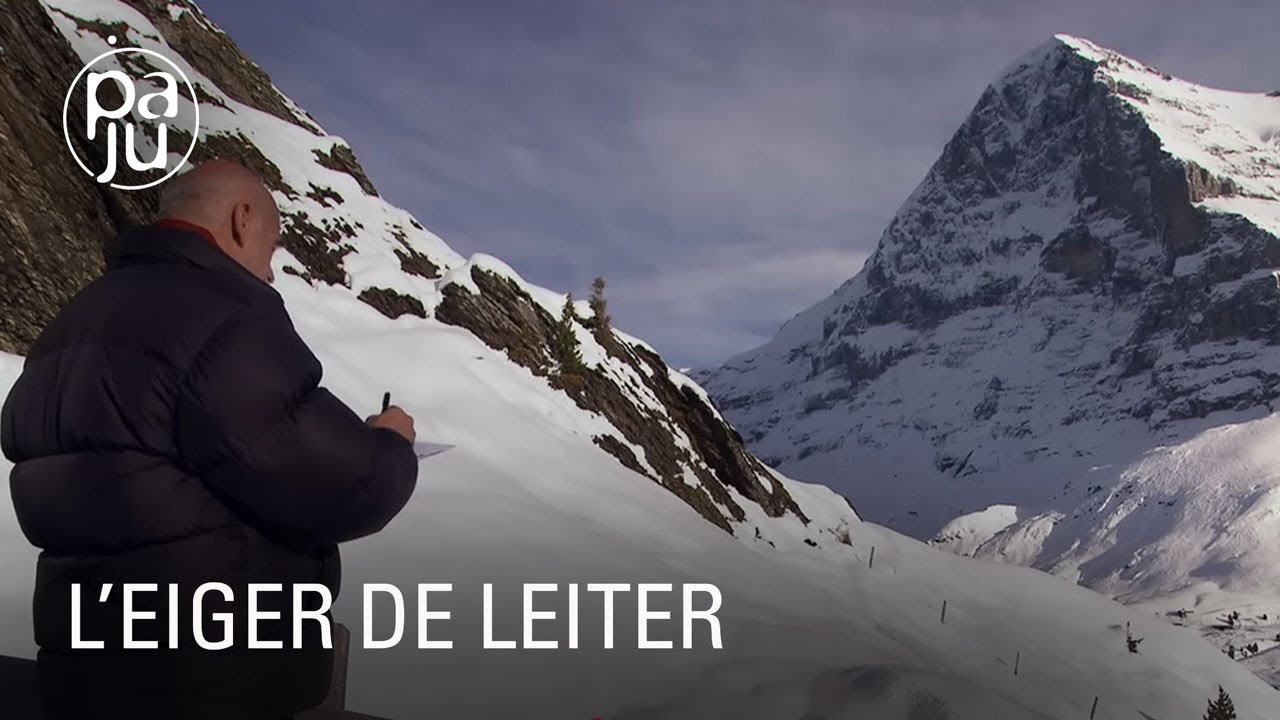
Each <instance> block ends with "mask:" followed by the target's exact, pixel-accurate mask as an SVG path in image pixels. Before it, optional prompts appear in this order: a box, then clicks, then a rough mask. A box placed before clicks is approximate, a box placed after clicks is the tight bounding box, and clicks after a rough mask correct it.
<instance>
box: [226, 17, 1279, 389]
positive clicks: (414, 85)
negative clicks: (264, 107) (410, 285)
mask: <svg viewBox="0 0 1280 720" xmlns="http://www.w3.org/2000/svg"><path fill="white" fill-rule="evenodd" d="M202 6H203V7H204V9H205V11H206V12H208V13H209V14H210V16H212V17H213V19H214V20H215V21H217V22H219V23H220V24H221V25H222V26H223V28H224V29H226V30H227V31H228V32H230V33H231V35H232V36H233V37H234V38H235V39H236V41H237V42H238V43H239V44H240V45H241V47H242V48H244V49H245V51H246V52H248V54H249V55H250V56H251V57H253V58H254V59H255V60H256V61H258V62H259V63H260V64H261V65H262V66H263V67H264V68H265V69H266V70H267V71H268V72H269V73H271V75H272V77H273V79H274V80H275V81H276V84H277V85H279V86H280V87H281V89H282V90H284V91H285V92H286V93H288V94H289V95H291V96H292V97H293V98H294V99H295V100H297V101H298V102H299V103H301V104H302V105H303V106H304V107H306V108H307V109H308V110H309V111H310V112H311V113H312V114H313V115H314V116H315V117H316V119H317V120H319V121H320V123H321V124H323V125H324V126H325V127H326V128H327V129H328V130H329V131H330V132H334V133H337V134H340V135H343V136H344V137H346V138H347V139H348V140H349V141H350V142H351V143H352V145H353V146H354V147H355V149H356V152H357V154H358V155H359V157H360V160H361V161H362V162H363V163H364V165H365V167H366V168H367V169H368V170H369V172H370V174H371V176H372V177H373V179H374V182H375V183H376V184H377V185H378V187H379V188H380V190H381V191H382V192H383V194H384V195H385V196H386V197H387V198H388V199H389V200H391V201H392V202H394V203H396V204H398V205H401V206H403V207H406V208H407V209H409V210H411V211H412V212H414V213H415V214H416V215H417V216H418V217H419V218H420V219H421V220H422V221H423V222H424V223H425V224H426V225H427V226H428V227H430V228H432V229H433V230H435V231H436V232H438V233H439V234H440V235H442V236H443V237H444V238H445V239H446V240H447V241H449V242H450V244H452V245H453V246H454V248H455V249H457V250H458V251H459V252H461V253H463V254H470V253H472V252H478V251H483V252H489V253H492V254H494V255H497V256H499V257H501V258H503V259H504V260H506V261H507V262H509V263H510V264H511V265H513V266H514V267H515V268H516V269H517V270H519V271H520V272H521V274H523V275H524V276H525V277H527V278H529V279H530V280H533V281H535V282H538V283H540V284H543V285H547V286H549V287H553V288H556V289H560V290H575V291H577V292H578V293H579V294H582V293H584V292H585V290H586V288H587V287H588V285H589V284H590V281H591V278H593V277H594V276H596V275H603V276H604V277H605V278H606V279H607V280H608V281H609V284H610V301H611V306H612V308H613V315H614V317H615V318H616V321H617V323H618V326H619V327H621V328H623V329H624V330H627V331H628V332H631V333H632V334H635V335H638V336H640V337H643V338H645V339H646V340H648V341H650V342H651V343H653V344H654V345H655V346H657V347H658V349H659V350H661V351H662V352H663V353H664V354H665V355H666V356H667V358H668V360H669V361H671V362H672V363H674V364H686V365H687V364H709V363H714V362H718V361H720V360H723V359H724V358H726V357H727V356H729V355H731V354H733V353H736V352H739V351H742V350H746V349H748V348H750V347H751V346H753V345H755V344H758V343H760V342H762V341H764V340H765V339H767V338H768V337H769V336H770V335H771V334H772V332H773V331H774V330H775V329H776V328H777V326H778V325H779V324H780V323H781V322H782V321H784V320H785V319H786V318H788V317H790V316H791V315H793V314H795V313H796V312H798V311H799V310H802V309H803V308H805V307H807V306H808V305H810V304H812V303H813V302H816V301H817V300H819V299H821V298H822V297H824V296H825V295H827V294H828V293H829V292H830V291H831V290H832V289H834V288H835V286H836V285H837V284H839V282H840V281H842V280H843V279H845V278H847V277H848V276H850V275H852V274H854V273H855V272H857V270H858V269H859V267H860V266H861V263H862V261H863V259H864V258H865V257H866V255H867V254H868V253H869V252H870V251H871V249H872V248H874V246H875V242H876V240H877V239H878V237H879V234H880V232H881V230H882V229H883V227H884V225H885V224H886V223H887V222H888V220H889V218H890V217H891V216H892V214H893V212H894V211H895V210H896V209H897V207H898V205H899V204H901V202H902V201H903V200H905V199H906V197H907V195H908V194H909V193H910V192H911V190H912V188H913V187H914V186H915V184H916V183H917V182H918V181H919V179H920V178H921V177H922V176H923V174H924V172H925V170H926V169H927V168H928V166H929V164H930V163H931V162H932V161H933V159H934V158H935V157H936V155H937V153H938V152H939V150H940V149H941V147H942V145H943V143H944V142H945V141H946V139H947V138H948V136H949V135H950V133H951V132H952V130H954V128H955V127H956V126H957V125H958V124H959V123H960V121H961V120H962V119H963V118H964V116H965V114H966V113H967V111H968V109H969V108H970V107H971V106H972V104H973V103H974V102H975V101H976V99H977V97H978V94H979V93H980V92H981V91H982V89H983V87H985V85H986V84H987V83H988V82H989V81H990V80H991V79H992V78H993V77H994V76H995V75H996V74H997V73H999V72H1000V70H1001V69H1003V68H1004V67H1005V66H1007V65H1009V64H1010V63H1011V62H1013V60H1014V59H1015V58H1017V57H1018V56H1019V55H1021V54H1022V53H1024V52H1026V51H1028V50H1030V49H1032V48H1033V47H1035V46H1037V45H1039V44H1040V43H1042V42H1044V41H1046V40H1048V39H1049V37H1050V36H1051V35H1052V34H1053V33H1055V32H1066V33H1071V34H1077V35H1082V36H1085V37H1088V38H1090V39H1092V40H1094V41H1095V42H1098V43H1100V44H1102V45H1105V46H1108V47H1112V48H1114V49H1116V50H1119V51H1121V52H1124V53H1126V54H1129V55H1132V56H1134V57H1137V58H1138V59H1141V60H1143V61H1144V62H1147V63H1149V64H1152V65H1155V66H1157V67H1160V68H1162V69H1163V70H1165V71H1166V72H1170V73H1173V74H1175V75H1179V76H1182V77H1185V78H1188V79H1190V80H1193V81H1196V82H1201V83H1205V84H1210V85H1216V86H1219V87H1228V88H1235V89H1242V90H1271V89H1275V88H1277V87H1280V49H1277V46H1278V45H1280V44H1278V43H1277V42H1276V35H1275V33H1276V28H1280V3H1276V2H1272V1H1271V0H1265V1H1263V0H1259V1H1258V2H1247V1H1240V2H1215V3H1208V2H1184V1H1182V0H1169V1H1159V0H1145V1H1143V2H1138V1H1136V0H1105V1H1099V2H1025V1H1024V2H1014V1H1012V0H1010V1H1008V2H1006V1H1004V0H987V1H984V2H969V3H964V2H956V1H954V0H953V1H951V2H901V1H899V2H824V1H822V0H805V1H804V2H797V1H793V0H645V1H644V2H634V1H629V0H538V1H537V2H531V1H528V0H507V1H498V0H430V1H429V2H418V1H412V0H382V1H380V2H360V3H353V2H338V1H337V0H273V1H272V2H261V1H260V0H255V1H254V2H247V1H241V0H217V1H214V0H210V1H208V2H206V3H203V5H202Z"/></svg>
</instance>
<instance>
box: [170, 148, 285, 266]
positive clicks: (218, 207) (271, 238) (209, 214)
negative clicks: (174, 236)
mask: <svg viewBox="0 0 1280 720" xmlns="http://www.w3.org/2000/svg"><path fill="white" fill-rule="evenodd" d="M159 218H160V219H170V220H183V221H186V222H189V223H192V224H193V225H199V226H200V227H202V228H204V229H206V230H208V231H209V232H210V233H211V234H212V235H213V239H214V241H215V242H217V244H218V247H220V248H222V250H223V252H225V253H226V254H227V255H230V256H231V258H232V259H234V260H235V261H236V262H238V263H240V264H241V265H243V266H244V267H245V269H247V270H248V271H249V272H251V273H253V274H254V275H256V276H258V277H259V278H261V279H262V280H263V281H264V282H268V283H269V282H271V281H272V280H274V279H275V278H274V275H273V274H272V272H271V254H272V253H273V252H274V251H275V249H276V245H277V244H278V243H279V242H280V210H279V209H278V208H277V207H276V202H275V199H274V198H272V197H271V192H270V191H269V190H267V188H266V186H265V185H263V184H262V181H261V180H259V179H258V176H257V175H254V174H253V172H252V171H250V170H249V169H248V168H246V167H244V166H243V165H239V164H237V163H234V162H231V161H229V160H210V161H208V162H203V163H201V164H199V165H197V166H196V167H195V169H193V170H191V171H189V172H186V173H184V174H182V175H179V176H178V177H175V178H174V179H172V180H170V181H169V182H168V183H166V184H165V186H164V192H163V194H162V195H161V197H160V213H159Z"/></svg>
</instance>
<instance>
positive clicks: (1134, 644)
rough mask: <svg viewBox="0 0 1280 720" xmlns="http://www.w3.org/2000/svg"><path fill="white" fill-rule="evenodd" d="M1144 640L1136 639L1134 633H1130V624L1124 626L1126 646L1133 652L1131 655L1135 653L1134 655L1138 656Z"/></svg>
mask: <svg viewBox="0 0 1280 720" xmlns="http://www.w3.org/2000/svg"><path fill="white" fill-rule="evenodd" d="M1142 640H1143V638H1136V637H1134V636H1133V633H1132V632H1130V631H1129V624H1128V623H1125V626H1124V644H1125V646H1126V647H1128V648H1129V652H1131V653H1133V654H1135V655H1137V654H1138V645H1140V644H1141V643H1142Z"/></svg>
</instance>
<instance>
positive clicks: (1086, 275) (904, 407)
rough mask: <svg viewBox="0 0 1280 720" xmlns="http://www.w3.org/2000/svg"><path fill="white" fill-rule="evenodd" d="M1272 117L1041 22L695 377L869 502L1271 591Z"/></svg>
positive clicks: (1278, 116) (1203, 604)
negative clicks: (786, 291) (797, 299)
mask: <svg viewBox="0 0 1280 720" xmlns="http://www.w3.org/2000/svg"><path fill="white" fill-rule="evenodd" d="M1278 129H1280V97H1270V96H1265V95H1261V94H1248V93H1237V92H1228V91H1222V90H1214V89H1211V88H1206V87H1200V86H1197V85H1194V84H1192V83H1188V82H1186V81H1183V80H1180V79H1178V78H1173V77H1170V76H1168V75H1165V74H1163V73H1161V72H1160V71H1158V70H1157V69H1154V68H1151V67H1148V66H1146V65H1144V64H1142V63H1140V62H1137V61H1134V60H1131V59H1129V58H1126V57H1124V56H1122V55H1119V54H1117V53H1114V52H1112V51H1109V50H1106V49H1103V48H1099V47H1098V46H1096V45H1094V44H1092V43H1090V42H1088V41H1086V40H1082V39H1079V38H1072V37H1067V36H1059V37H1057V38H1054V39H1053V40H1052V41H1050V42H1048V43H1046V44H1045V45H1043V46H1042V47H1040V48H1038V49H1036V50H1035V51H1033V52H1032V53H1030V54H1028V55H1027V56H1026V57H1024V58H1021V59H1020V60H1019V61H1018V62H1016V63H1014V64H1013V65H1012V66H1010V67H1009V68H1008V69H1007V70H1006V71H1005V72H1004V73H1003V74H1002V75H1001V76H1000V77H999V78H997V80H996V81H995V82H993V83H992V85H991V86H990V87H989V88H988V89H987V91H986V92H985V93H983V95H982V97H981V98H980V99H979V101H978V103H977V105H976V106H975V108H974V110H973V112H972V114H971V115H970V117H969V118H968V119H967V120H966V121H965V123H964V124H963V125H962V127H961V128H960V129H959V130H958V131H957V132H956V134H955V136H954V137H953V138H952V139H951V141H950V142H949V143H948V144H947V146H946V148H945V150H944V151H943V154H942V156H941V158H940V159H939V160H938V161H937V163H936V164H935V165H934V167H933V168H932V169H931V170H930V172H929V174H928V175H927V176H926V178H925V179H924V181H923V182H922V183H921V184H920V186H919V187H918V188H917V189H916V190H915V192H914V193H913V194H912V195H911V197H910V198H908V199H907V201H906V203H905V204H904V205H903V206H902V208H901V209H900V210H899V211H898V213H897V215H896V216H895V218H894V220H893V221H892V223H891V224H890V225H889V227H888V228H887V229H886V231H885V233H884V235H883V237H882V238H881V241H880V245H879V247H878V249H877V251H876V253H875V254H874V255H873V256H872V257H871V258H870V259H869V261H868V263H867V265H866V267H865V268H864V269H863V270H862V272H860V273H859V274H858V275H857V276H855V277H854V278H852V279H850V280H849V281H848V282H846V283H845V284H844V285H842V286H841V287H840V288H839V289H837V290H836V291H835V293H834V294H833V295H832V296H831V297H829V298H828V299H827V300H825V301H823V302H822V303H820V304H818V305H816V306H815V307H813V308H810V309H809V310H806V311H805V312H803V313H801V314H800V315H798V316H797V317H796V318H794V319H793V320H791V321H790V322H789V323H787V324H786V325H785V326H783V328H782V329H781V330H780V331H779V332H778V334H777V336H776V337H775V338H774V339H773V340H772V341H770V343H768V344H767V345H765V346H763V347H761V348H759V349H757V350H754V351H751V352H749V353H746V354H744V355H742V356H740V357H737V358H734V359H732V360H730V361H728V362H727V363H726V364H725V365H724V366H723V367H721V368H718V369H716V370H713V371H710V372H707V373H702V374H699V375H698V377H699V379H700V380H701V381H703V382H704V384H705V385H706V386H707V387H708V389H709V390H710V391H711V392H712V394H713V396H714V397H716V399H717V400H718V402H719V403H720V405H721V407H722V409H723V410H724V412H725V414H726V416H727V417H728V418H729V419H730V420H731V421H732V422H734V423H735V424H736V425H737V426H738V427H739V428H740V429H741V430H742V432H743V435H744V436H745V437H746V438H747V440H748V444H749V445H750V447H751V448H752V449H753V450H754V451H755V452H757V453H758V454H760V455H761V456H762V457H763V458H765V459H766V460H767V461H770V462H771V463H773V464H775V465H776V466H777V467H779V468H780V469H782V470H783V471H785V472H787V473H788V474H790V475H792V476H794V477H799V478H803V479H806V480H810V481H820V482H824V483H828V484H830V485H832V486H833V487H835V488H837V489H840V490H842V491H844V492H846V493H848V494H849V496H850V497H852V498H853V499H854V501H855V502H856V504H857V507H858V509H859V511H860V512H861V513H862V514H863V516H864V517H865V518H867V519H870V520H875V521H878V522H885V523H888V524H890V525H891V526H893V527H895V528H898V529H901V530H904V531H906V532H909V533H910V534H913V535H916V536H917V537H920V538H933V539H934V541H935V542H936V543H937V544H939V545H942V546H946V547H949V548H951V549H953V550H954V551H956V552H960V553H964V554H969V553H975V552H976V553H978V554H980V555H984V556H987V557H992V558H998V559H1002V560H1005V561H1008V562H1016V563H1022V564H1029V565H1034V566H1036V567H1040V568H1044V569H1046V570H1050V571H1052V572H1056V573H1059V574H1061V575H1062V576H1063V577H1065V578H1068V579H1071V580H1077V581H1079V582H1082V583H1084V584H1086V585H1088V586H1090V587H1094V588H1097V589H1099V590H1101V591H1103V592H1107V593H1110V594H1112V595H1113V596H1116V597H1119V598H1122V599H1125V600H1126V601H1131V602H1138V601H1142V602H1148V601H1150V602H1156V603H1157V605H1159V607H1161V609H1162V611H1163V610H1177V609H1179V605H1178V604H1179V603H1184V604H1185V607H1186V608H1187V609H1192V608H1193V607H1194V608H1197V610H1196V613H1198V614H1197V615H1196V617H1193V618H1192V621H1193V622H1195V623H1196V624H1200V625H1206V624H1208V625H1212V624H1213V620H1211V618H1212V617H1213V616H1214V615H1215V613H1216V612H1217V611H1219V610H1224V609H1225V610H1230V609H1239V610H1240V611H1241V612H1242V614H1244V613H1247V612H1249V608H1250V607H1252V606H1254V605H1257V606H1258V607H1268V606H1270V605H1271V604H1274V603H1276V602H1277V601H1280V591H1278V590H1277V588H1280V549H1277V548H1280V545H1278V544H1277V543H1276V542H1275V541H1276V537H1275V528H1274V525H1273V519H1272V511H1271V505H1270V503H1272V502H1273V500H1272V499H1271V498H1273V497H1274V496H1273V495H1272V493H1273V492H1274V488H1276V487H1277V484H1278V483H1277V478H1276V474H1277V473H1276V469H1277V466H1276V465H1275V464H1274V463H1273V462H1272V461H1270V460H1269V459H1268V458H1267V457H1266V456H1265V454H1259V453H1258V452H1257V449H1259V448H1265V447H1267V446H1268V445H1275V444H1277V443H1280V436H1278V435H1277V433H1276V426H1275V424H1274V422H1273V421H1272V420H1271V419H1270V413H1271V409H1272V407H1273V402H1274V400H1275V399H1276V398H1277V397H1278V396H1280V371H1278V370H1277V368H1280V349H1277V340H1280V293H1277V291H1276V287H1275V284H1274V282H1273V281H1272V280H1271V279H1270V277H1269V274H1270V270H1271V269H1272V268H1274V267H1276V266H1277V265H1280V239H1278V233H1280V134H1278V132H1277V131H1278ZM1241 438H1250V440H1247V441H1246V440H1243V439H1241ZM1246 451H1247V454H1246V456H1244V457H1239V456H1237V453H1242V452H1246ZM1157 600H1159V602H1157ZM1170 603H1172V605H1170ZM1269 615H1271V616H1274V613H1270V614H1269ZM1196 618H1199V619H1196ZM1179 620H1180V621H1181V619H1180V618H1179ZM1264 625H1265V623H1264ZM1208 632H1210V634H1211V635H1215V636H1217V635H1219V633H1217V632H1216V631H1212V630H1210V631H1208ZM1268 635H1269V637H1270V638H1274V636H1275V630H1274V629H1273V628H1270V627H1260V628H1258V629H1257V630H1256V631H1255V632H1253V633H1252V636H1253V638H1254V639H1257V638H1261V637H1264V636H1268ZM1216 639H1217V640H1218V641H1219V642H1220V644H1221V645H1222V646H1223V647H1224V648H1225V647H1226V646H1227V644H1228V643H1231V642H1235V640H1233V639H1232V638H1231V637H1228V636H1227V635H1222V636H1220V637H1217V638H1216ZM1236 644H1238V643H1236ZM1270 677H1271V678H1272V679H1273V681H1277V682H1280V676H1276V675H1272V676H1270Z"/></svg>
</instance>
